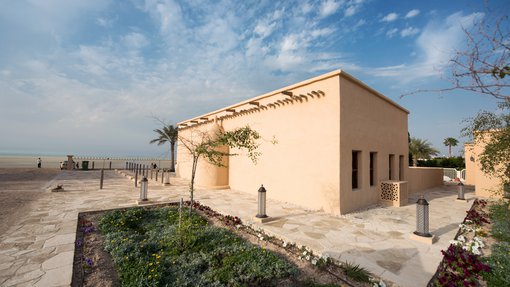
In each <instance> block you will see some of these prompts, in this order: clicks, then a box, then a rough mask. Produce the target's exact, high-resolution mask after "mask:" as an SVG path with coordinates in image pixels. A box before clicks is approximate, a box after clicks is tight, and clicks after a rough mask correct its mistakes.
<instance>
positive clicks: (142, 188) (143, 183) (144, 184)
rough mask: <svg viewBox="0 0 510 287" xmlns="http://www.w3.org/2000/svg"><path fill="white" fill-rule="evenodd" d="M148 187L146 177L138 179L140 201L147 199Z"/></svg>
mask: <svg viewBox="0 0 510 287" xmlns="http://www.w3.org/2000/svg"><path fill="white" fill-rule="evenodd" d="M148 189H149V181H148V180H147V178H146V177H144V178H142V180H141V181H140V201H147V191H148Z"/></svg>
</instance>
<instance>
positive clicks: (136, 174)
mask: <svg viewBox="0 0 510 287" xmlns="http://www.w3.org/2000/svg"><path fill="white" fill-rule="evenodd" d="M135 187H138V164H136V165H135Z"/></svg>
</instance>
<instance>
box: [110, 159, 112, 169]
mask: <svg viewBox="0 0 510 287" xmlns="http://www.w3.org/2000/svg"><path fill="white" fill-rule="evenodd" d="M110 170H112V161H110Z"/></svg>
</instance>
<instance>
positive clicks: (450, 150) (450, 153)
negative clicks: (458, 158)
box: [448, 145, 452, 157]
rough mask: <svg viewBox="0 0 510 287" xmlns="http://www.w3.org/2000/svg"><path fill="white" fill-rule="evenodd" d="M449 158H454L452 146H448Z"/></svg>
mask: <svg viewBox="0 0 510 287" xmlns="http://www.w3.org/2000/svg"><path fill="white" fill-rule="evenodd" d="M448 157H452V146H451V145H449V146H448Z"/></svg>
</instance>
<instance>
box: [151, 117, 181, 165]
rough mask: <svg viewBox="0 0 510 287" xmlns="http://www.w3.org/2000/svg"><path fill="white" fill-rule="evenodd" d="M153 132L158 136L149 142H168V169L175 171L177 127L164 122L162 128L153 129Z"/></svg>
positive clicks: (161, 143)
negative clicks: (169, 162) (169, 164)
mask: <svg viewBox="0 0 510 287" xmlns="http://www.w3.org/2000/svg"><path fill="white" fill-rule="evenodd" d="M154 132H156V133H157V134H158V137H157V138H155V139H153V140H151V141H150V143H151V144H153V143H157V144H158V145H163V144H166V143H170V161H171V166H170V171H175V143H176V142H177V138H178V133H179V132H178V129H177V128H176V127H174V126H173V125H167V124H164V125H163V128H162V129H155V130H154Z"/></svg>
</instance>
